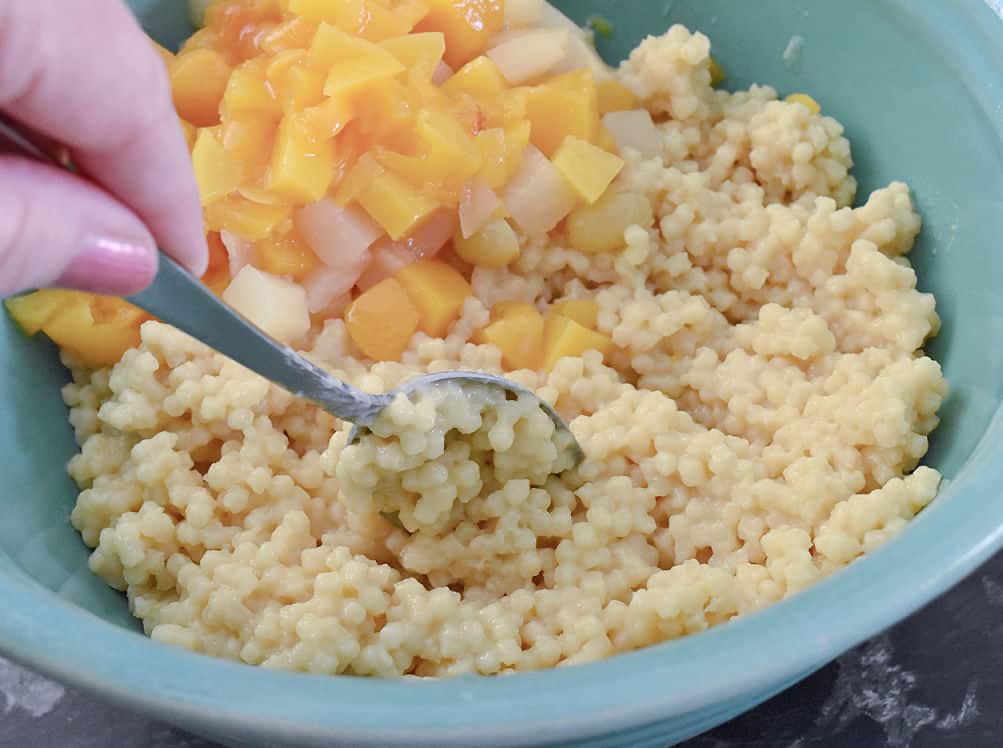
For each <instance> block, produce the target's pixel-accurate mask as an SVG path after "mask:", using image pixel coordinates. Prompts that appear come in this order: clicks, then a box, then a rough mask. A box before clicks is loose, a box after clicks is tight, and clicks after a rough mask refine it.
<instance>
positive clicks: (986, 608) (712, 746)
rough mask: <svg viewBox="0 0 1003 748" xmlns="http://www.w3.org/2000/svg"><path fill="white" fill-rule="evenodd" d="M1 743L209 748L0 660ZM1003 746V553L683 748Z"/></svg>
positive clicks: (63, 747) (66, 747)
mask: <svg viewBox="0 0 1003 748" xmlns="http://www.w3.org/2000/svg"><path fill="white" fill-rule="evenodd" d="M0 694H2V695H3V705H2V711H0V746H41V747H45V748H48V746H58V748H106V746H114V747H115V748H213V744H212V743H209V742H207V741H204V740H201V739H200V738H196V737H192V736H190V735H187V734H185V733H183V732H181V731H179V730H176V729H173V728H171V727H168V726H166V725H162V724H159V723H155V722H151V721H150V720H148V719H145V718H143V717H141V716H138V715H135V714H130V713H127V712H124V711H122V710H120V709H117V708H115V707H112V706H109V705H107V704H104V703H102V702H100V701H97V700H95V699H93V698H91V697H90V696H88V695H87V694H84V693H81V692H78V691H74V690H71V689H66V688H63V687H62V686H60V685H58V684H56V683H53V682H51V681H48V680H46V679H44V678H42V677H40V676H38V675H35V674H34V673H31V672H29V671H27V670H24V669H23V668H20V667H18V666H17V665H14V664H13V663H10V662H7V661H6V660H2V659H0ZM1000 745H1003V554H1000V555H999V556H997V557H996V558H994V559H993V560H991V561H990V562H989V563H988V564H986V565H985V566H984V567H983V568H982V569H980V570H979V571H978V572H976V573H975V574H974V575H973V576H971V577H970V578H969V579H967V580H966V581H965V582H964V583H962V584H961V585H960V586H958V587H957V588H955V589H954V590H952V591H951V592H949V593H948V594H946V595H944V596H943V597H942V598H940V599H939V600H937V601H935V602H934V603H932V604H931V605H929V606H928V607H927V608H925V609H924V610H922V611H920V612H919V613H917V614H916V615H914V616H913V617H911V618H909V619H908V620H906V621H904V622H903V623H901V624H900V625H899V626H897V627H895V628H894V629H892V630H890V631H888V632H886V633H884V634H882V635H880V636H878V637H876V638H875V639H873V640H871V641H869V642H867V643H865V644H864V645H862V646H860V647H858V648H857V649H855V650H853V651H851V652H849V653H847V654H846V655H844V656H843V657H841V658H840V659H839V660H837V661H836V662H834V663H832V664H830V665H829V666H828V667H826V668H824V669H822V670H821V671H819V672H818V673H816V674H815V675H813V676H812V677H811V678H809V679H808V680H806V681H804V682H802V683H800V684H798V685H797V686H795V687H794V688H791V689H790V690H788V691H786V692H785V693H782V694H780V695H779V696H777V697H775V698H774V699H772V700H771V701H769V702H767V703H766V704H764V705H762V706H761V707H759V708H758V709H755V710H753V711H752V712H749V713H748V714H745V715H743V716H741V717H739V718H738V719H736V720H734V721H732V722H730V723H728V724H727V725H724V726H722V727H720V728H718V729H717V730H714V731H713V732H711V733H708V734H706V735H702V736H700V737H698V738H694V739H693V740H691V741H689V742H688V743H686V744H685V746H684V748H837V747H838V748H844V747H845V746H853V748H953V747H954V746H957V747H958V748H982V747H983V746H984V747H985V748H990V746H992V747H994V748H995V747H996V746H1000Z"/></svg>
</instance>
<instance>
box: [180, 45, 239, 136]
mask: <svg viewBox="0 0 1003 748" xmlns="http://www.w3.org/2000/svg"><path fill="white" fill-rule="evenodd" d="M232 71H233V69H232V68H231V67H230V63H228V62H227V61H226V58H225V57H224V56H223V54H222V53H221V52H217V51H216V50H212V49H204V48H203V49H192V50H188V51H185V52H182V53H181V54H180V55H178V56H177V57H175V58H174V60H173V61H172V62H171V67H170V76H171V91H172V92H173V94H174V107H175V109H177V110H178V115H179V116H180V117H181V118H182V119H184V120H187V121H188V122H191V123H192V124H193V125H195V126H196V127H212V126H213V125H216V124H218V123H219V105H220V102H221V101H222V100H223V94H224V93H225V92H226V87H227V85H228V84H229V81H230V73H231V72H232Z"/></svg>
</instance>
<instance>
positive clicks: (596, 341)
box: [543, 314, 613, 371]
mask: <svg viewBox="0 0 1003 748" xmlns="http://www.w3.org/2000/svg"><path fill="white" fill-rule="evenodd" d="M612 347H613V341H612V340H611V339H610V338H609V336H607V335H603V334H602V333H598V332H596V331H594V330H590V329H588V328H587V327H585V326H583V325H580V324H579V323H578V322H575V321H574V320H573V319H570V318H569V317H564V316H562V315H559V314H558V315H552V316H550V317H548V318H547V323H546V327H545V330H544V335H543V369H544V370H545V371H550V370H551V369H553V368H554V365H555V364H556V363H557V362H558V361H560V360H561V359H562V358H565V357H567V356H581V355H582V354H583V353H585V351H590V350H596V351H599V352H600V353H602V354H603V355H605V354H606V353H608V352H609V350H610V348H612Z"/></svg>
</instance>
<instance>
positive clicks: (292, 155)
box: [268, 113, 334, 203]
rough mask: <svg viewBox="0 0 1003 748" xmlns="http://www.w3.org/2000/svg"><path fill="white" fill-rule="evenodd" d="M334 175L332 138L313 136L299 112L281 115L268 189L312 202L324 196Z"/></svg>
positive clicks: (294, 198) (291, 197)
mask: <svg viewBox="0 0 1003 748" xmlns="http://www.w3.org/2000/svg"><path fill="white" fill-rule="evenodd" d="M333 178H334V141H333V140H332V139H331V138H326V139H317V138H316V137H314V135H313V133H311V132H310V131H309V130H308V129H307V127H306V123H305V122H304V121H303V115H302V114H296V113H291V114H287V115H286V116H285V117H283V119H282V124H281V125H279V131H278V134H277V136H276V138H275V150H274V151H273V153H272V165H271V171H270V172H269V175H268V187H269V189H272V190H275V191H276V192H280V193H282V194H283V195H286V196H288V197H289V198H290V199H292V200H300V201H302V202H307V203H311V202H316V201H317V200H320V198H322V197H323V196H324V194H325V193H326V192H327V188H328V187H330V185H331V181H332V180H333Z"/></svg>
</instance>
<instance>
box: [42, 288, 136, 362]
mask: <svg viewBox="0 0 1003 748" xmlns="http://www.w3.org/2000/svg"><path fill="white" fill-rule="evenodd" d="M115 301H118V305H119V306H118V307H117V308H116V305H115V303H114V302H115ZM96 311H98V309H97V300H96V297H93V300H88V299H86V298H80V299H79V300H78V301H76V302H75V303H71V304H69V305H67V306H64V307H63V308H62V310H61V311H59V312H57V313H56V314H55V315H54V316H53V318H52V319H50V320H49V321H48V322H47V323H46V325H45V327H44V328H43V332H44V333H45V334H46V335H47V336H49V338H51V339H52V341H53V342H54V343H55V344H56V345H58V346H59V347H60V348H65V349H66V350H68V351H70V352H71V353H73V354H74V355H75V356H76V357H77V358H78V359H80V361H81V363H83V364H84V366H87V367H90V368H93V369H97V368H101V367H104V366H113V365H114V364H116V363H118V361H119V360H120V359H121V358H122V355H123V354H124V353H125V352H126V351H127V350H129V349H130V348H135V347H136V346H137V345H139V324H140V323H141V321H142V319H143V315H142V313H141V312H139V311H138V310H136V309H135V307H130V306H128V305H126V304H125V302H122V301H120V300H114V301H113V300H108V302H107V309H104V310H101V311H103V312H104V313H103V314H102V316H103V317H104V319H102V320H98V319H96V316H97V315H96V314H95V312H96Z"/></svg>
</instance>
